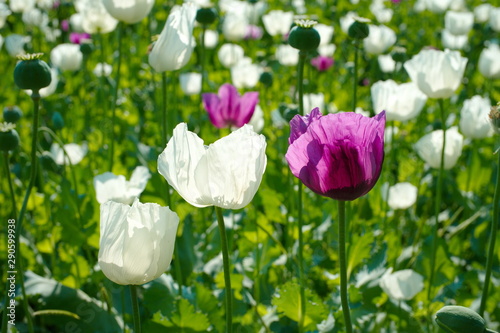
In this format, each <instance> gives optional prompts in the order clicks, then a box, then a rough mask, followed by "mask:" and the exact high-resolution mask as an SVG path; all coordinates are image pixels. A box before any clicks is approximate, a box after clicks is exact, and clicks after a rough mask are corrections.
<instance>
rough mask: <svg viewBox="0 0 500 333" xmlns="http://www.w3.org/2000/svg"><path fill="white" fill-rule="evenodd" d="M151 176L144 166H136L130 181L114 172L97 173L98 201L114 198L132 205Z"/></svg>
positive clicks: (96, 192)
mask: <svg viewBox="0 0 500 333" xmlns="http://www.w3.org/2000/svg"><path fill="white" fill-rule="evenodd" d="M149 178H151V174H150V173H149V170H148V168H146V167H144V166H138V167H137V168H135V170H134V172H133V173H132V176H131V177H130V180H129V181H127V180H126V179H125V177H124V176H122V175H119V176H117V175H115V174H113V173H112V172H105V173H103V174H100V175H97V176H95V177H94V189H95V194H96V198H97V202H99V203H100V204H103V203H105V202H106V201H109V200H112V201H115V202H121V203H124V204H126V205H130V204H132V203H133V202H134V199H135V198H137V197H139V195H141V193H142V191H144V189H145V188H146V185H147V183H148V180H149Z"/></svg>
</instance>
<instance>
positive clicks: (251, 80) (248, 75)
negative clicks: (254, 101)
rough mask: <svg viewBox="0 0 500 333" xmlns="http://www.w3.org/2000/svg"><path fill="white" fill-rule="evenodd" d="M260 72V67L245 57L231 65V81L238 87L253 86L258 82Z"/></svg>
mask: <svg viewBox="0 0 500 333" xmlns="http://www.w3.org/2000/svg"><path fill="white" fill-rule="evenodd" d="M261 73H262V68H261V67H260V66H259V65H257V64H252V60H251V59H250V58H246V57H245V58H243V59H241V60H240V61H239V62H238V63H237V64H236V65H234V66H233V67H231V81H232V82H233V85H234V86H235V87H236V88H238V89H244V88H253V87H255V86H256V85H257V83H258V82H259V79H260V74H261Z"/></svg>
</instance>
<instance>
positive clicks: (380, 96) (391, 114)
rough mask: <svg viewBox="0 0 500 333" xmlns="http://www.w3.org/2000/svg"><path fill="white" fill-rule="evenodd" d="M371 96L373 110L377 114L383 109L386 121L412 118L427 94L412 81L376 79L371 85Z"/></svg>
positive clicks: (417, 113)
mask: <svg viewBox="0 0 500 333" xmlns="http://www.w3.org/2000/svg"><path fill="white" fill-rule="evenodd" d="M371 96H372V102H373V110H374V111H375V113H377V114H379V113H380V112H382V111H384V110H385V112H386V113H385V115H386V117H387V121H391V120H398V121H408V120H411V119H414V118H415V117H417V116H418V115H419V114H420V112H421V111H422V108H423V107H424V105H425V103H426V102H427V96H426V95H425V94H424V93H422V92H421V91H420V90H419V89H418V87H417V86H416V84H415V83H413V82H408V83H403V84H397V83H396V82H394V81H393V80H387V81H377V82H375V83H374V84H373V86H372V87H371Z"/></svg>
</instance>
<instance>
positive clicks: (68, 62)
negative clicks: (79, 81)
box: [50, 43, 83, 72]
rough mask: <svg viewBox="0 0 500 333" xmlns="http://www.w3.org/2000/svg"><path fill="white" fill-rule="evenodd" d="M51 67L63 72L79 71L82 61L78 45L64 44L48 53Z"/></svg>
mask: <svg viewBox="0 0 500 333" xmlns="http://www.w3.org/2000/svg"><path fill="white" fill-rule="evenodd" d="M50 61H51V62H52V65H54V66H55V67H57V68H59V69H61V70H63V71H72V72H74V71H76V70H78V69H80V67H81V66H82V61H83V54H82V51H80V45H78V44H70V43H64V44H59V45H57V46H56V47H54V48H53V49H52V51H51V52H50Z"/></svg>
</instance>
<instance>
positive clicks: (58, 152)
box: [50, 143, 88, 165]
mask: <svg viewBox="0 0 500 333" xmlns="http://www.w3.org/2000/svg"><path fill="white" fill-rule="evenodd" d="M64 150H66V153H68V157H69V161H71V164H72V165H75V164H78V163H80V162H81V161H82V160H83V158H84V157H85V155H86V154H87V151H88V147H87V144H86V143H83V144H82V145H79V144H77V143H68V144H65V145H64ZM50 155H51V156H52V158H53V159H54V161H55V162H56V164H58V165H64V164H69V161H68V157H66V155H65V154H64V151H63V149H62V148H61V146H59V145H58V144H57V143H53V144H52V146H51V147H50Z"/></svg>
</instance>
